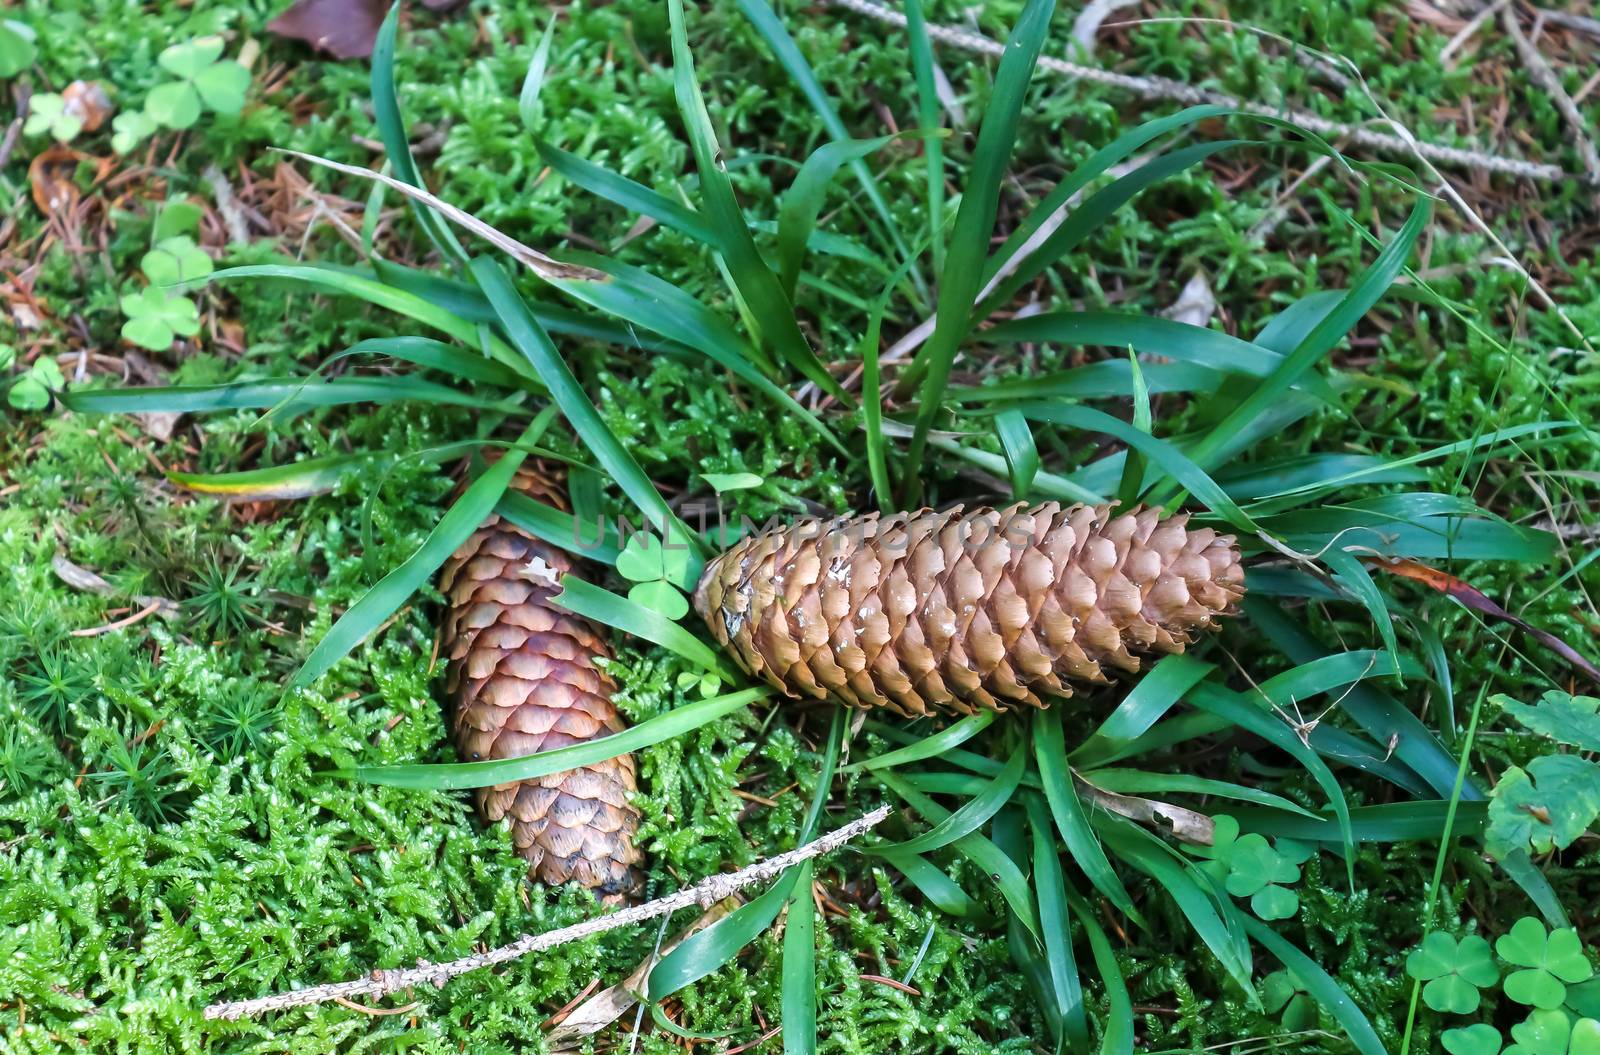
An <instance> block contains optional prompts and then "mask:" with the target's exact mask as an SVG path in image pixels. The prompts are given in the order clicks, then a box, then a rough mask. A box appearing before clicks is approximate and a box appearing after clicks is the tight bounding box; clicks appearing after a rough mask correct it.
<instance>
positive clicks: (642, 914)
mask: <svg viewBox="0 0 1600 1055" xmlns="http://www.w3.org/2000/svg"><path fill="white" fill-rule="evenodd" d="M889 812H890V810H889V807H888V806H879V807H878V808H877V809H875V810H873V811H872V812H871V813H868V814H866V815H865V816H863V817H861V818H859V819H857V820H854V821H851V822H850V823H849V824H846V825H845V826H844V827H842V828H838V829H836V830H834V831H832V832H829V833H828V834H827V835H824V836H822V837H821V838H819V839H817V840H816V841H814V842H810V843H807V844H806V845H804V846H802V847H799V848H798V849H794V850H790V851H789V852H788V853H782V854H779V855H777V856H776V857H769V858H767V859H766V860H765V861H758V862H756V863H755V864H753V865H751V866H750V867H748V868H741V869H740V870H739V871H737V872H727V873H723V874H721V875H714V876H711V877H710V878H708V879H706V880H703V881H702V882H700V883H697V884H695V885H694V886H692V887H688V888H687V889H684V890H680V891H678V892H677V893H675V894H668V895H667V896H666V897H664V898H658V899H657V900H655V901H651V902H648V903H646V904H643V905H634V906H632V907H631V908H625V909H622V910H620V911H617V912H613V913H611V914H609V915H605V916H597V917H595V918H594V919H588V920H584V921H583V922H582V923H575V924H573V925H572V926H570V927H562V928H561V929H559V930H552V931H546V932H545V933H543V934H525V935H523V936H522V937H520V938H518V939H517V940H516V941H514V942H512V943H511V944H509V945H503V946H501V947H500V948H498V949H491V950H490V951H489V952H486V953H479V954H477V955H475V956H467V957H463V958H462V959H459V960H452V961H451V962H449V963H420V964H418V966H416V967H410V968H405V969H395V970H388V971H382V970H374V971H373V972H372V973H371V974H370V975H368V976H367V977H366V978H356V979H352V980H350V981H348V982H334V983H330V984H328V985H316V986H312V987H311V988H309V989H297V990H293V991H290V992H287V993H279V994H277V995H275V996H263V997H259V998H257V999H254V1000H230V1001H226V1002H224V1003H219V1004H212V1005H211V1006H209V1007H207V1008H206V1010H205V1017H206V1018H208V1019H217V1018H221V1019H227V1020H230V1021H231V1020H234V1019H238V1018H244V1017H246V1016H249V1015H263V1014H267V1013H268V1012H272V1011H283V1010H285V1009H287V1008H291V1007H307V1006H309V1005H312V1004H321V1003H327V1002H330V1001H333V1002H338V1003H345V1002H346V1001H349V1000H351V999H352V998H354V997H358V996H377V997H381V996H387V995H388V994H390V993H397V992H400V991H402V990H405V989H410V988H412V987H413V986H418V985H433V986H435V987H437V988H441V989H442V988H444V984H445V983H446V982H448V981H449V980H450V979H452V978H454V977H456V976H457V975H461V974H466V973H467V972H469V971H476V970H478V969H479V968H481V967H493V966H495V965H496V964H502V963H509V962H510V961H512V960H515V959H518V958H519V957H522V956H526V955H527V954H528V953H530V952H542V951H544V950H546V949H553V948H555V947H556V946H558V945H565V944H567V943H568V942H573V941H578V940H580V939H583V938H589V937H593V936H594V935H596V934H603V933H605V932H606V931H610V930H616V929H618V928H620V927H627V926H632V925H633V924H636V923H643V922H644V921H645V920H649V919H655V918H657V917H659V916H665V915H667V914H669V913H672V912H676V911H677V910H678V909H681V908H688V907H689V906H690V905H701V906H710V905H714V904H716V903H717V902H718V901H721V900H722V899H723V898H725V897H728V896H729V895H731V894H733V893H735V892H737V891H739V890H741V889H743V888H744V887H747V886H754V885H756V884H758V883H764V882H768V881H770V880H773V879H776V878H777V877H778V876H779V875H780V874H782V873H783V872H784V871H785V870H786V869H788V868H789V867H791V866H792V865H797V864H799V863H800V862H802V861H809V860H810V859H811V858H813V857H819V856H821V855H822V854H825V853H828V852H830V851H832V850H836V849H838V848H839V847H841V846H843V845H844V844H845V843H847V842H849V841H850V840H851V839H854V838H856V837H857V836H859V835H862V834H863V833H865V832H868V831H871V830H872V829H873V828H875V827H877V826H878V825H879V824H881V823H882V822H883V819H884V818H885V817H887V816H889ZM366 1010H369V1011H370V1010H371V1009H370V1008H369V1009H366Z"/></svg>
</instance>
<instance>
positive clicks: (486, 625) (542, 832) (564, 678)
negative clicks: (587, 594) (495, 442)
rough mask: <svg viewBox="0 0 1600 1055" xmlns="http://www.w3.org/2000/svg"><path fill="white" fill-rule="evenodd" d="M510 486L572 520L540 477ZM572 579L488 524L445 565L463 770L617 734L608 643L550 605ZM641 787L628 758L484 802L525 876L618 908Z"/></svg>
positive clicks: (558, 558)
mask: <svg viewBox="0 0 1600 1055" xmlns="http://www.w3.org/2000/svg"><path fill="white" fill-rule="evenodd" d="M512 486H513V487H514V488H515V489H517V490H520V491H522V492H524V493H526V494H528V495H530V496H532V497H535V498H537V499H539V500H541V501H544V502H546V503H549V504H550V505H553V506H556V507H557V508H563V509H564V508H565V507H566V496H565V495H564V494H562V492H561V490H560V489H559V487H557V486H556V485H555V484H553V483H552V482H551V480H550V479H549V478H548V477H547V476H545V475H544V474H543V473H541V472H538V471H535V470H532V469H529V468H526V467H524V468H522V469H520V470H518V472H517V475H516V479H515V481H514V482H513V484H512ZM571 567H572V561H571V560H570V558H568V557H567V555H566V554H565V553H563V552H562V551H560V550H559V549H556V548H555V547H554V546H550V545H548V544H546V543H544V542H541V541H539V540H538V539H536V538H534V537H532V536H531V535H529V534H527V533H526V532H524V531H522V530H520V529H519V528H517V527H515V526H514V525H512V524H510V523H509V522H507V521H504V520H501V519H500V518H499V517H498V516H493V515H491V516H490V517H489V518H488V519H487V520H485V521H484V522H483V526H482V527H480V528H479V529H478V530H477V531H476V532H474V533H473V535H472V537H471V538H470V539H468V540H467V541H466V543H465V544H464V545H463V546H462V547H461V548H460V549H458V550H457V551H456V552H455V554H454V555H453V556H451V558H450V560H449V561H447V562H446V563H445V566H444V571H443V573H442V574H441V576H440V580H439V589H440V590H441V592H443V593H444V595H445V596H446V598H447V599H448V600H449V602H450V608H449V611H448V614H447V615H446V617H445V624H444V650H445V654H446V655H447V657H448V658H449V660H450V670H449V676H448V681H447V685H448V688H449V691H450V695H451V698H452V699H453V700H454V702H455V734H456V747H457V750H458V751H459V752H460V754H461V757H462V758H464V759H466V760H468V761H480V760H483V759H493V758H514V757H517V756H520V755H529V754H533V753H534V752H536V751H549V750H553V749H555V748H558V747H566V746H567V745H569V744H575V743H581V742H582V741H585V740H592V739H594V738H595V737H599V736H608V735H610V734H611V733H615V732H620V731H621V730H622V728H623V723H622V719H621V718H620V717H619V716H618V714H617V709H616V707H615V706H614V705H613V704H612V702H611V695H612V693H613V692H614V691H615V689H616V685H615V683H614V682H613V681H612V680H611V677H610V675H608V674H606V672H605V671H603V670H601V669H600V668H599V667H598V666H596V665H595V659H596V658H598V657H602V656H609V655H610V652H609V650H608V649H607V647H606V643H605V640H604V638H603V637H602V636H601V634H600V632H599V630H598V629H597V628H596V627H595V626H593V625H592V624H591V623H589V621H588V620H586V619H582V618H579V617H578V616H575V615H573V614H572V613H570V612H568V611H566V610H564V609H562V608H560V607H558V606H557V605H555V604H553V603H551V601H550V596H551V595H552V594H553V593H555V592H556V587H555V579H556V576H559V575H564V574H566V573H567V572H568V571H570V570H571ZM634 787H635V782H634V766H633V756H632V755H621V756H619V757H617V758H613V759H610V760H609V761H606V762H599V763H596V764H594V765H590V766H584V767H582V768H580V769H573V770H568V771H566V772H562V773H552V774H551V775H549V776H545V777H540V778H538V779H536V780H524V781H518V782H516V783H511V784H501V785H499V786H497V787H492V788H480V789H478V791H477V793H476V795H477V801H478V812H479V813H480V814H481V815H482V817H483V819H484V821H485V822H486V823H489V824H493V823H495V822H497V821H499V820H501V819H502V818H503V819H505V821H506V822H507V824H508V825H509V826H510V828H511V837H512V840H513V841H514V842H515V844H516V847H517V852H518V853H520V854H522V856H524V857H526V858H527V859H528V872H529V874H530V875H532V876H534V877H535V878H538V879H541V880H543V881H544V882H546V883H567V882H573V883H579V884H582V885H583V886H585V887H588V888H589V889H591V890H593V891H595V893H596V894H597V895H599V896H601V897H603V898H606V899H609V900H622V899H625V898H626V897H627V896H628V895H629V894H630V893H632V892H633V891H634V890H635V889H636V888H637V887H638V885H639V878H640V877H639V873H638V871H637V869H636V868H635V867H634V866H635V865H636V864H637V863H638V861H639V859H640V854H639V851H638V850H637V849H635V848H634V845H633V834H634V831H635V829H636V828H637V827H638V825H639V813H638V811H637V810H636V809H635V808H634V807H633V806H632V804H630V803H629V801H628V796H629V794H630V793H631V792H632V791H633V790H634Z"/></svg>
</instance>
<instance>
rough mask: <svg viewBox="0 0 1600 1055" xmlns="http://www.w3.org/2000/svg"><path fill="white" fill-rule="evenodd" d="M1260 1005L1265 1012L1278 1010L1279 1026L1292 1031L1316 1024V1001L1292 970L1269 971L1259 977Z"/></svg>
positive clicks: (1306, 1028)
mask: <svg viewBox="0 0 1600 1055" xmlns="http://www.w3.org/2000/svg"><path fill="white" fill-rule="evenodd" d="M1261 1006H1262V1008H1263V1009H1264V1010H1265V1011H1266V1012H1267V1014H1269V1015H1276V1014H1279V1012H1282V1018H1281V1021H1282V1022H1283V1027H1284V1028H1285V1029H1287V1030H1289V1031H1290V1032H1292V1033H1299V1032H1302V1031H1304V1030H1308V1029H1313V1028H1315V1027H1316V1024H1317V1002H1316V1000H1314V999H1313V998H1312V996H1311V994H1310V993H1309V992H1307V991H1306V987H1305V984H1304V983H1303V982H1301V981H1300V979H1299V978H1297V977H1296V976H1295V973H1294V972H1293V971H1288V970H1284V971H1273V972H1272V973H1271V974H1269V975H1267V976H1266V977H1265V978H1263V979H1261Z"/></svg>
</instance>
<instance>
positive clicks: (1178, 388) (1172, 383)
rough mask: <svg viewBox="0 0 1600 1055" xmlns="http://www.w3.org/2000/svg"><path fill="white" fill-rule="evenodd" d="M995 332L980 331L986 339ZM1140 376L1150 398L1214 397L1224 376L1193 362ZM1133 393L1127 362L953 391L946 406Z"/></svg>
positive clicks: (1151, 367)
mask: <svg viewBox="0 0 1600 1055" xmlns="http://www.w3.org/2000/svg"><path fill="white" fill-rule="evenodd" d="M993 332H994V331H993V330H986V331H984V336H985V337H987V336H988V335H989V334H990V333H993ZM1139 372H1140V374H1141V375H1142V376H1143V378H1144V383H1145V388H1146V390H1147V391H1149V392H1150V394H1151V395H1158V394H1160V393H1163V392H1214V391H1216V390H1217V389H1218V388H1221V387H1222V385H1223V383H1224V382H1225V381H1226V380H1227V374H1225V373H1223V372H1222V371H1220V370H1213V369H1211V368H1210V367H1205V366H1196V365H1194V364H1193V363H1141V364H1139ZM1132 390H1133V371H1132V369H1131V368H1130V367H1129V365H1128V361H1127V360H1126V359H1106V360H1102V361H1100V362H1097V363H1089V364H1087V365H1084V366H1075V367H1072V368H1071V369H1068V370H1055V371H1052V372H1050V373H1047V374H1036V375H1031V376H1028V377H1018V378H1014V379H1011V380H1007V381H1000V382H997V383H995V384H988V385H982V386H980V387H976V388H952V389H950V390H949V392H948V393H946V395H945V402H947V403H997V402H1009V401H1011V400H1044V399H1119V398H1122V397H1125V396H1127V394H1128V393H1129V392H1131V391H1132Z"/></svg>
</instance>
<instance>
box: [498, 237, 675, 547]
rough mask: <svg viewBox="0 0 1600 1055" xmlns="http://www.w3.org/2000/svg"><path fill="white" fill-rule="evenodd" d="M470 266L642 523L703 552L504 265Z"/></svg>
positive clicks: (502, 320) (520, 346)
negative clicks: (587, 390)
mask: <svg viewBox="0 0 1600 1055" xmlns="http://www.w3.org/2000/svg"><path fill="white" fill-rule="evenodd" d="M471 270H472V275H473V277H474V278H475V279H476V280H477V282H478V287H479V288H480V289H482V290H483V295H484V296H485V297H488V298H489V303H490V304H491V305H492V306H493V307H494V309H495V312H496V314H498V315H499V316H500V323H501V325H502V326H504V327H505V331H506V336H508V337H509V338H510V339H511V343H512V344H513V345H514V346H516V348H517V349H518V350H519V351H521V352H522V354H523V355H524V356H526V357H527V360H528V362H529V363H530V364H531V365H532V366H533V368H534V370H535V371H536V372H537V373H538V375H539V377H540V378H541V379H542V380H543V381H544V383H545V386H546V387H547V388H549V390H550V395H551V398H553V399H554V400H555V402H556V405H557V406H559V407H560V408H561V413H562V414H563V415H564V416H565V417H566V419H567V421H568V423H569V424H571V425H572V428H573V431H574V432H576V433H577V434H578V439H579V440H581V441H582V442H583V445H584V446H585V447H586V448H587V449H588V450H589V452H590V453H591V454H593V455H594V458H595V460H596V461H598V462H599V463H600V465H601V467H602V468H604V469H605V471H606V474H607V475H608V476H610V477H611V479H613V480H615V481H616V482H617V485H618V486H619V487H621V488H622V493H623V494H625V495H627V496H628V498H629V500H630V501H632V502H633V505H634V508H636V509H637V510H638V511H639V514H640V516H642V517H643V518H644V522H645V524H646V525H647V526H648V527H650V528H651V529H652V530H655V531H658V532H659V533H660V537H661V538H662V539H663V540H667V541H670V540H673V539H676V542H677V543H678V544H681V545H687V546H689V547H691V549H692V550H693V551H696V552H699V553H701V554H703V553H704V548H705V547H704V543H702V542H701V541H700V538H699V536H697V535H696V534H695V533H694V532H693V531H691V530H690V529H689V526H688V525H687V524H685V523H684V522H683V521H681V520H679V519H678V515H677V514H676V513H674V512H673V511H672V509H671V508H670V507H669V506H668V505H667V503H666V500H665V499H663V498H662V497H661V493H660V492H659V491H657V490H656V488H655V484H653V483H651V482H650V478H649V477H648V476H646V475H645V474H644V470H643V469H640V468H639V463H638V462H636V461H634V460H633V455H631V454H629V453H628V451H627V449H626V448H624V447H623V446H622V444H621V442H619V441H618V440H617V437H616V436H615V435H613V434H612V432H611V430H610V429H609V428H608V427H607V426H606V423H605V421H604V420H603V419H602V418H601V417H600V413H599V411H597V410H595V408H594V404H593V403H591V402H589V397H588V396H587V395H585V394H584V391H583V389H582V387H581V386H579V384H578V379H577V378H575V377H573V376H572V370H571V369H570V368H568V366H567V364H566V362H565V361H564V360H562V358H561V354H560V353H559V352H557V351H556V347H555V345H554V344H552V343H551V342H550V336H549V334H547V333H545V332H544V328H543V327H541V326H540V325H539V323H538V320H537V319H535V318H534V317H533V314H532V313H531V312H530V311H529V310H528V306H527V305H526V304H524V303H523V302H522V297H521V296H520V295H519V294H518V293H517V290H516V287H515V286H513V285H512V284H511V277H510V276H509V275H507V274H506V272H505V269H504V268H502V267H501V266H500V265H499V264H498V263H496V262H495V261H493V260H490V259H488V258H486V257H479V258H478V259H476V260H474V261H472V264H471Z"/></svg>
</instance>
